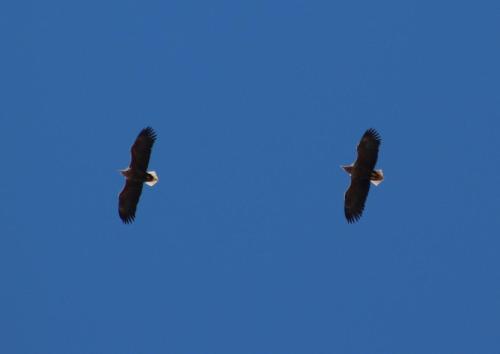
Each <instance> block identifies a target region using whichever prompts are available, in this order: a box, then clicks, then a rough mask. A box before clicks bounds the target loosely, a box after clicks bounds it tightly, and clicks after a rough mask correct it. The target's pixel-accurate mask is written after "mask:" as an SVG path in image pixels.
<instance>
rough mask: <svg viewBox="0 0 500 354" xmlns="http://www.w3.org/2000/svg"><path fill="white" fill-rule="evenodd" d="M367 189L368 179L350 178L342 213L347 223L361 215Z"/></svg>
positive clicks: (368, 187)
mask: <svg viewBox="0 0 500 354" xmlns="http://www.w3.org/2000/svg"><path fill="white" fill-rule="evenodd" d="M369 190H370V180H369V179H364V178H356V177H353V178H351V185H350V186H349V188H348V189H347V191H346V193H345V196H344V213H345V217H346V219H347V222H348V223H349V224H351V223H354V222H356V221H358V220H359V218H361V215H363V210H364V209H365V202H366V198H367V197H368V192H369Z"/></svg>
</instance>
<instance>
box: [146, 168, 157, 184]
mask: <svg viewBox="0 0 500 354" xmlns="http://www.w3.org/2000/svg"><path fill="white" fill-rule="evenodd" d="M148 174H149V175H150V176H151V177H153V179H152V180H151V181H146V184H147V185H148V186H150V187H153V186H154V185H155V184H156V183H158V175H157V174H156V172H155V171H148Z"/></svg>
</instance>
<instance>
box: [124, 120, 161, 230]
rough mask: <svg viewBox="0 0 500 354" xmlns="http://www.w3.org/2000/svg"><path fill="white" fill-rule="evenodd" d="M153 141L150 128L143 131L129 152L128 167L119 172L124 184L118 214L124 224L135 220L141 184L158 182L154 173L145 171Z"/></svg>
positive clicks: (152, 132)
mask: <svg viewBox="0 0 500 354" xmlns="http://www.w3.org/2000/svg"><path fill="white" fill-rule="evenodd" d="M155 140H156V133H155V132H154V130H153V129H152V128H150V127H147V128H145V129H143V130H142V131H141V132H140V133H139V135H138V136H137V139H136V140H135V142H134V145H132V148H131V150H130V152H131V154H132V161H131V162H130V166H129V167H128V168H126V169H124V170H121V171H120V172H121V174H122V175H123V176H124V177H125V179H126V182H125V187H124V188H123V190H122V191H121V193H120V197H119V201H118V214H119V215H120V218H121V219H122V221H123V222H124V223H125V224H128V223H131V222H132V221H134V219H135V212H136V209H137V203H139V197H140V196H141V193H142V186H143V184H144V183H146V184H147V185H149V186H153V185H155V184H156V183H157V182H158V176H157V174H156V172H154V171H147V168H148V165H149V158H150V156H151V149H152V147H153V144H154V142H155Z"/></svg>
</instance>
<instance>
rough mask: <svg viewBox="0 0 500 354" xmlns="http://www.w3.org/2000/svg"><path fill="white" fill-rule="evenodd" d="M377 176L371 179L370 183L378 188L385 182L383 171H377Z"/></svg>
mask: <svg viewBox="0 0 500 354" xmlns="http://www.w3.org/2000/svg"><path fill="white" fill-rule="evenodd" d="M375 175H376V176H375V178H373V179H370V182H372V184H373V185H374V186H378V185H379V184H380V183H382V181H383V180H384V172H383V171H382V170H375Z"/></svg>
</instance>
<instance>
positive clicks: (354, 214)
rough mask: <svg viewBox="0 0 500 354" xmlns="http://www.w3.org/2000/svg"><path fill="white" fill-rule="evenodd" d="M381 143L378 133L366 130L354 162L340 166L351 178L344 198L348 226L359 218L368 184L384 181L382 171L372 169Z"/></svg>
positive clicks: (376, 184) (368, 187)
mask: <svg viewBox="0 0 500 354" xmlns="http://www.w3.org/2000/svg"><path fill="white" fill-rule="evenodd" d="M381 142H382V139H380V135H379V133H378V132H377V131H376V130H375V129H368V130H367V131H366V132H365V133H364V134H363V137H362V138H361V140H360V142H359V144H358V148H357V150H358V157H357V158H356V161H355V162H354V163H353V164H351V165H348V166H341V167H342V168H343V169H344V170H345V171H346V172H347V173H348V174H349V175H350V176H351V185H350V186H349V188H348V189H347V191H346V192H345V196H344V213H345V217H346V219H347V222H348V223H349V224H351V223H354V222H356V221H358V220H359V218H361V215H362V214H363V210H364V209H365V202H366V198H367V197H368V191H369V190H370V182H371V183H373V184H374V185H375V186H378V185H379V184H380V183H382V181H383V180H384V174H383V172H382V170H375V169H374V168H375V164H376V163H377V158H378V149H379V146H380V144H381Z"/></svg>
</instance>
